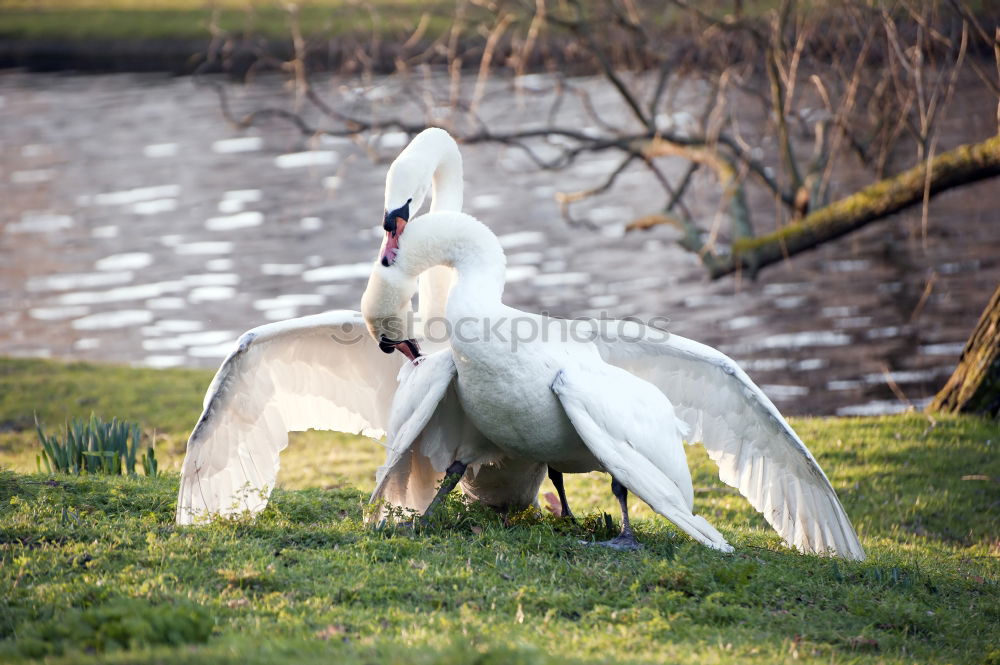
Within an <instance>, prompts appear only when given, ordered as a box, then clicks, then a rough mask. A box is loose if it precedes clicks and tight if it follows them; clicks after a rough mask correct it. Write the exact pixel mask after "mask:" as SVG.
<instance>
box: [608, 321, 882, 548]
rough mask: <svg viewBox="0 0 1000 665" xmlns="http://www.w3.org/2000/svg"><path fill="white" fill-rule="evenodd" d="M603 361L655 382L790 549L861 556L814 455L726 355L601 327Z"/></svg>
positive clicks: (646, 332)
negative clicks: (790, 546)
mask: <svg viewBox="0 0 1000 665" xmlns="http://www.w3.org/2000/svg"><path fill="white" fill-rule="evenodd" d="M602 328H603V329H602V331H601V334H600V335H598V336H597V339H596V341H595V343H596V344H597V345H598V348H599V350H600V352H601V355H602V357H603V358H604V359H605V360H606V361H608V362H610V363H612V364H614V365H617V366H619V367H622V368H624V369H626V370H628V371H629V372H631V373H633V374H635V375H636V376H639V377H641V378H643V379H646V380H647V381H649V382H651V383H653V384H654V385H656V386H657V387H658V388H659V389H660V390H662V391H663V393H664V394H665V395H666V396H667V397H668V398H669V399H670V401H671V402H672V403H673V405H674V407H675V409H676V411H677V415H678V416H680V418H681V419H683V420H684V421H685V422H687V423H688V424H689V425H691V426H692V427H693V428H694V435H693V436H692V437H691V440H692V441H702V442H703V443H704V445H705V448H706V449H707V450H708V455H709V457H711V458H712V460H713V461H715V463H716V464H718V465H719V477H720V478H721V479H722V480H723V482H725V483H726V484H728V485H731V486H732V487H735V488H737V489H738V490H739V491H740V493H742V494H743V496H745V497H746V498H747V499H748V500H749V501H750V504H751V505H752V506H753V507H754V508H756V509H757V510H759V511H760V512H761V513H763V515H764V517H765V518H766V519H767V521H768V522H769V523H770V524H771V526H773V527H774V529H775V530H776V531H777V532H778V533H779V534H780V535H781V537H782V538H784V539H785V541H786V542H787V543H788V544H789V545H793V546H795V547H798V548H799V549H801V550H802V551H805V552H814V553H828V552H830V551H833V552H834V553H836V554H838V555H840V556H843V557H845V558H849V559H864V557H865V553H864V549H863V548H862V547H861V543H860V542H859V541H858V537H857V534H856V533H855V531H854V527H853V526H852V525H851V521H850V519H848V517H847V514H846V513H845V512H844V508H843V506H841V504H840V500H839V499H838V498H837V494H836V492H835V491H834V490H833V487H832V486H831V485H830V481H829V480H828V479H827V477H826V475H825V474H824V473H823V470H822V469H821V468H820V467H819V464H817V462H816V460H815V458H814V457H813V456H812V453H810V452H809V450H808V449H807V448H806V446H805V444H803V443H802V440H801V439H800V438H799V437H798V435H797V434H796V433H795V431H794V430H793V429H792V428H791V427H790V426H789V425H788V423H787V422H786V421H785V419H784V418H783V417H782V416H781V414H780V413H779V412H778V409H776V408H775V406H774V404H772V403H771V400H770V399H768V398H767V396H766V395H765V394H764V393H763V392H762V391H761V389H760V388H758V387H757V385H756V384H754V382H753V381H751V380H750V377H748V376H747V375H746V373H745V372H744V371H743V370H742V369H740V367H739V366H738V365H737V364H736V363H735V362H734V361H733V360H732V359H731V358H729V357H728V356H726V355H724V354H722V353H720V352H719V351H716V350H715V349H713V348H712V347H709V346H705V345H704V344H699V343H698V342H695V341H692V340H689V339H686V338H684V337H681V336H679V335H672V334H667V333H665V332H661V331H657V330H654V329H650V328H646V327H645V326H639V325H638V324H631V323H626V322H614V321H612V322H606V323H605V324H604V325H603V326H602Z"/></svg>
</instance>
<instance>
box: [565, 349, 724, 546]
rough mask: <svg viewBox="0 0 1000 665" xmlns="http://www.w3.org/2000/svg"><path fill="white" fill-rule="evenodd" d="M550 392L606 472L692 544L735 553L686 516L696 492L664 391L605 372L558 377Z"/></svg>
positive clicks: (701, 523)
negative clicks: (674, 527) (671, 524)
mask: <svg viewBox="0 0 1000 665" xmlns="http://www.w3.org/2000/svg"><path fill="white" fill-rule="evenodd" d="M552 391H553V392H554V393H555V394H556V395H558V396H559V400H560V402H561V403H562V405H563V408H565V409H566V414H567V415H568V416H569V418H570V420H571V421H572V423H573V426H574V427H576V431H577V432H578V433H579V434H580V437H581V438H582V439H583V441H584V443H586V445H587V448H589V449H590V451H591V452H592V453H593V454H594V456H595V457H597V459H598V460H600V462H601V464H602V465H603V466H604V470H605V471H607V472H608V473H610V474H611V475H612V476H613V477H614V478H615V479H617V480H618V482H620V483H622V484H623V485H625V486H626V487H628V488H629V490H630V491H632V492H633V493H634V494H635V495H636V496H638V497H639V498H640V499H642V500H643V501H645V502H646V503H648V504H649V505H650V507H652V508H653V510H655V511H656V512H658V513H660V514H661V515H663V516H664V517H666V518H667V519H668V520H670V521H671V522H673V523H674V524H676V525H677V526H678V527H680V528H681V529H682V530H683V531H684V532H685V533H687V534H688V535H689V536H691V537H692V538H694V539H695V540H697V541H698V542H700V543H702V544H703V545H707V546H709V547H712V548H714V549H718V550H721V551H723V552H732V551H733V548H732V546H730V545H729V543H727V542H726V539H725V538H724V537H723V536H722V534H721V533H719V532H718V531H717V530H716V529H715V527H713V526H712V525H711V524H709V523H708V522H707V521H705V519H704V518H703V517H699V516H697V515H694V514H693V512H692V511H693V509H694V489H693V487H692V486H691V474H690V472H689V471H688V466H687V458H686V456H685V455H684V444H683V442H682V440H681V437H682V436H684V433H685V432H686V430H687V428H686V427H684V426H683V423H681V422H680V421H679V420H678V419H677V418H676V417H675V415H674V410H673V407H672V406H671V405H670V402H669V401H668V400H667V399H666V398H665V397H664V396H663V393H661V392H660V391H659V390H657V389H656V387H655V386H653V385H651V384H649V383H646V382H645V381H643V380H642V379H639V378H638V377H636V376H634V375H632V374H629V373H628V372H626V371H625V370H621V369H618V368H616V367H608V366H605V367H594V368H590V371H586V370H583V369H578V370H575V371H569V372H567V371H565V370H563V371H560V372H559V373H558V374H557V375H556V378H555V380H554V381H553V382H552Z"/></svg>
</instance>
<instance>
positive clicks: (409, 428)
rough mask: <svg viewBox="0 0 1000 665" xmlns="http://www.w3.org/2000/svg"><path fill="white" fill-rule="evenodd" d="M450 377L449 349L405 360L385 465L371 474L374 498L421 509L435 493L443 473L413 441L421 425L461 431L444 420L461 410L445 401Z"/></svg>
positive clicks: (434, 430) (447, 432)
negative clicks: (417, 359)
mask: <svg viewBox="0 0 1000 665" xmlns="http://www.w3.org/2000/svg"><path fill="white" fill-rule="evenodd" d="M454 378H455V361H454V359H453V358H452V356H451V351H450V350H445V351H439V352H437V353H434V354H432V355H429V356H425V357H424V360H423V361H422V362H421V363H420V364H419V365H413V364H411V363H407V364H406V365H404V366H403V368H402V369H401V370H400V372H399V388H398V390H397V391H396V396H395V398H394V399H393V402H392V413H391V416H390V419H389V430H388V432H389V433H388V438H387V442H388V444H389V450H388V453H387V455H386V461H385V464H383V465H382V466H381V467H379V469H378V471H377V472H376V474H375V490H374V491H373V492H372V496H371V501H372V503H375V502H380V501H384V502H387V503H389V504H391V505H393V506H396V507H399V508H405V509H409V510H415V511H417V512H423V511H424V510H425V509H426V508H427V506H428V505H429V504H430V502H431V500H432V499H433V498H434V493H435V489H436V487H437V485H438V483H440V481H441V479H442V478H443V477H444V474H443V473H442V472H440V471H436V470H435V468H434V465H433V463H432V460H431V459H429V458H428V457H427V456H426V455H424V454H423V452H422V451H421V450H420V446H419V445H414V444H418V442H419V441H420V438H421V436H422V435H423V434H424V430H425V428H427V429H428V430H430V432H429V434H433V435H434V436H440V437H449V436H455V435H456V434H459V432H457V431H455V429H454V428H452V427H448V426H447V425H448V423H450V422H452V421H454V420H455V417H454V414H453V413H452V412H453V411H454V410H455V409H456V408H457V409H459V410H460V409H461V406H460V405H458V404H457V403H454V404H453V403H448V404H445V403H444V402H450V401H451V400H446V399H445V396H446V395H447V394H448V393H449V392H450V391H449V390H448V388H449V386H450V385H451V382H452V381H453V380H454ZM455 402H457V400H455ZM432 420H433V421H434V422H433V423H432ZM428 424H431V426H430V427H428ZM452 461H453V460H449V461H448V462H446V463H445V466H447V465H448V464H450V463H451V462H452Z"/></svg>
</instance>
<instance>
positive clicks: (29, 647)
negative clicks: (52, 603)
mask: <svg viewBox="0 0 1000 665" xmlns="http://www.w3.org/2000/svg"><path fill="white" fill-rule="evenodd" d="M213 625H214V624H213V621H212V617H211V616H210V615H209V613H208V611H206V610H205V609H204V608H202V607H199V606H198V605H195V604H193V603H190V602H187V601H184V600H177V601H175V602H167V603H165V604H159V605H158V604H153V603H150V602H148V601H143V600H137V599H133V598H118V599H115V600H112V601H111V602H110V603H108V604H106V605H100V606H97V607H90V608H87V609H83V610H81V609H76V608H69V609H66V610H64V611H62V612H59V613H57V614H56V615H55V616H53V617H52V618H51V619H48V620H44V621H40V622H26V623H25V624H24V625H23V626H22V627H21V628H20V629H19V630H18V635H19V639H18V644H17V652H18V654H19V655H22V656H27V657H29V658H39V657H45V656H53V655H62V654H65V653H74V652H83V653H89V654H93V653H106V652H114V651H122V650H128V649H136V648H139V647H148V646H153V645H170V646H181V645H185V644H203V643H204V642H206V641H208V638H209V636H210V635H211V634H212V628H213Z"/></svg>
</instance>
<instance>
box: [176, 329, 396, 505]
mask: <svg viewBox="0 0 1000 665" xmlns="http://www.w3.org/2000/svg"><path fill="white" fill-rule="evenodd" d="M402 361H403V359H402V358H401V357H400V356H398V355H395V354H394V355H391V356H390V355H387V354H384V353H382V352H381V351H380V350H379V349H378V345H377V344H375V342H374V341H373V340H371V338H370V337H369V335H368V334H367V333H366V332H365V324H364V321H363V319H362V318H361V316H360V314H358V313H357V312H351V311H332V312H326V313H323V314H317V315H314V316H305V317H301V318H297V319H291V320H288V321H280V322H277V323H271V324H267V325H264V326H260V327H258V328H254V329H253V330H250V331H248V332H247V333H245V334H244V335H243V336H242V337H240V339H239V342H238V344H237V347H236V349H235V350H234V351H233V352H232V353H230V354H229V356H228V357H227V358H226V359H225V361H223V363H222V366H221V367H220V368H219V371H218V372H217V373H216V375H215V378H214V379H213V380H212V383H211V385H210V386H209V389H208V392H207V394H206V395H205V402H204V411H203V412H202V414H201V417H200V418H199V419H198V423H197V425H196V426H195V428H194V431H193V432H192V433H191V437H190V438H189V440H188V445H187V455H186V456H185V458H184V465H183V467H182V471H181V482H180V490H179V493H178V499H177V522H178V524H191V523H195V522H200V521H204V520H205V519H207V518H210V517H211V516H214V515H232V514H240V513H243V512H245V511H249V512H250V513H257V512H259V511H261V510H263V509H264V507H265V506H266V505H267V499H268V496H269V495H270V492H271V489H272V488H273V487H274V482H275V479H276V477H277V472H278V454H279V453H280V452H281V451H282V450H283V449H284V448H285V446H287V445H288V432H290V431H299V430H306V429H331V430H339V431H342V432H360V433H364V434H367V435H368V436H373V437H378V436H381V435H382V433H383V431H384V430H385V428H386V426H387V424H388V420H389V417H388V416H389V404H390V400H391V398H392V396H393V393H394V391H395V385H396V384H395V377H396V374H397V372H398V371H399V366H400V364H401V363H402Z"/></svg>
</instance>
